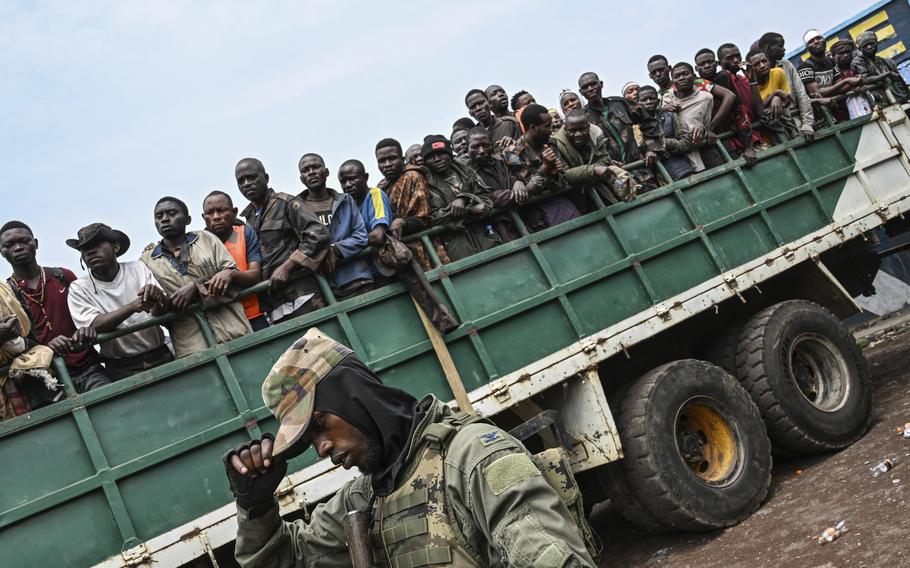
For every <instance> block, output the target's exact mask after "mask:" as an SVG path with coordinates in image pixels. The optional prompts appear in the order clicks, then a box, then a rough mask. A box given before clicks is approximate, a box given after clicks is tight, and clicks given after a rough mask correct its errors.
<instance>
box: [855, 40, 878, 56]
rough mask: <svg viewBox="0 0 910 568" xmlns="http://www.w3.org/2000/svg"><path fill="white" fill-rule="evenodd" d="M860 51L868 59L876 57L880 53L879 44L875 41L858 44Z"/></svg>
mask: <svg viewBox="0 0 910 568" xmlns="http://www.w3.org/2000/svg"><path fill="white" fill-rule="evenodd" d="M856 47H858V48H859V50H860V51H861V52H862V54H863V55H865V56H866V57H870V58H871V57H875V54H876V53H878V42H877V41H875V40H874V39H870V40H866V41H864V42H863V43H860V44H857V46H856Z"/></svg>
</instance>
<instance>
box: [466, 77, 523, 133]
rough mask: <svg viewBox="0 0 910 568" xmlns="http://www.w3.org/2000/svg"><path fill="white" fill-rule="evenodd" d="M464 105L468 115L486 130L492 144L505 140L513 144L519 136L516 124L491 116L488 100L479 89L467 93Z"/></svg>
mask: <svg viewBox="0 0 910 568" xmlns="http://www.w3.org/2000/svg"><path fill="white" fill-rule="evenodd" d="M464 104H465V106H466V107H468V113H469V114H470V115H471V117H473V118H474V120H476V121H477V124H478V125H480V126H483V127H484V128H486V129H487V132H488V133H489V134H490V139H491V140H492V141H493V143H494V144H496V143H498V142H499V141H500V140H504V139H506V138H508V139H509V140H508V141H509V142H515V141H516V140H518V138H519V137H520V136H521V128H519V127H518V123H517V122H515V121H512V120H502V119H501V118H496V116H495V115H494V114H493V110H492V107H491V105H490V100H489V99H488V98H487V96H486V95H485V94H484V92H483V91H481V90H480V89H471V90H470V91H468V94H467V95H465V98H464Z"/></svg>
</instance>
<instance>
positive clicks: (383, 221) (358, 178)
mask: <svg viewBox="0 0 910 568" xmlns="http://www.w3.org/2000/svg"><path fill="white" fill-rule="evenodd" d="M369 178H370V176H369V174H367V170H366V167H365V166H364V165H363V162H361V161H360V160H354V159H351V160H347V161H345V162H344V163H342V164H341V167H340V168H338V183H340V184H341V189H342V191H344V192H345V193H347V194H348V195H350V196H351V197H353V198H354V201H355V202H356V203H357V206H358V207H359V208H360V215H361V217H363V223H364V225H366V229H367V241H368V242H369V243H370V245H381V244H382V243H384V242H385V234H386V232H387V231H388V230H389V226H390V225H391V224H392V218H393V217H392V204H391V202H389V196H388V195H387V194H386V192H384V191H383V190H381V189H379V188H378V187H370V185H369V183H368V180H369ZM373 276H374V277H375V274H374V275H373Z"/></svg>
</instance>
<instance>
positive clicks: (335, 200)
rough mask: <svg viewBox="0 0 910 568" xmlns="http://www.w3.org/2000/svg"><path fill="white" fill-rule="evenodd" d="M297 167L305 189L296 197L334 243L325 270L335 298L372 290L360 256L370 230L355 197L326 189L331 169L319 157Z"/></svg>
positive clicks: (307, 157) (306, 158)
mask: <svg viewBox="0 0 910 568" xmlns="http://www.w3.org/2000/svg"><path fill="white" fill-rule="evenodd" d="M297 168H298V169H299V170H300V181H302V182H303V185H305V186H306V189H304V190H303V191H301V192H300V194H299V195H298V196H297V197H299V198H300V200H301V201H302V202H303V204H304V205H305V206H306V208H307V209H309V211H310V213H312V214H313V215H315V216H316V217H317V218H318V219H319V221H320V222H321V223H322V224H323V225H325V226H326V228H328V230H329V238H330V239H331V242H332V244H331V245H329V251H328V253H327V254H326V257H325V259H324V260H323V262H322V268H323V272H325V273H326V274H327V275H328V276H329V281H330V282H331V284H332V291H333V292H334V294H335V298H337V299H338V300H341V299H344V298H351V297H353V296H357V295H359V294H362V293H364V292H368V291H370V290H372V289H373V276H372V274H371V273H370V267H369V266H367V263H366V261H365V260H364V259H363V258H361V257H357V255H358V254H360V253H361V252H363V249H365V248H366V246H367V228H366V225H365V224H364V222H363V217H361V216H360V211H359V210H358V209H357V203H356V202H355V201H354V198H353V197H351V196H350V195H348V194H346V193H342V192H340V191H336V190H334V189H332V188H330V187H327V186H326V180H327V179H328V178H329V169H328V168H327V167H325V160H323V159H322V156H320V155H319V154H304V155H303V157H302V158H300V162H298V164H297ZM355 257H356V258H355ZM342 261H344V262H342Z"/></svg>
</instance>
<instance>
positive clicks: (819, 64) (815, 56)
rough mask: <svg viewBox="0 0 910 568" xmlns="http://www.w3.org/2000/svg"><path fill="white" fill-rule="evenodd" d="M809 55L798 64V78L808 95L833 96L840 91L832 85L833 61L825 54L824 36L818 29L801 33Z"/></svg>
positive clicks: (815, 96) (814, 96)
mask: <svg viewBox="0 0 910 568" xmlns="http://www.w3.org/2000/svg"><path fill="white" fill-rule="evenodd" d="M803 43H804V44H805V45H806V50H807V51H808V52H809V57H807V58H806V60H805V61H803V62H802V63H800V64H799V67H798V68H797V71H798V72H799V78H800V80H801V81H802V82H803V85H804V86H805V87H806V93H808V94H809V96H810V97H813V98H819V97H825V98H826V97H833V96H834V95H837V94H839V93H840V88H837V87H835V86H834V61H832V60H831V59H830V58H829V57H828V56H827V55H826V54H825V36H824V35H822V33H821V32H820V31H818V30H815V29H813V30H809V31H807V32H806V33H805V35H803Z"/></svg>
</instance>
